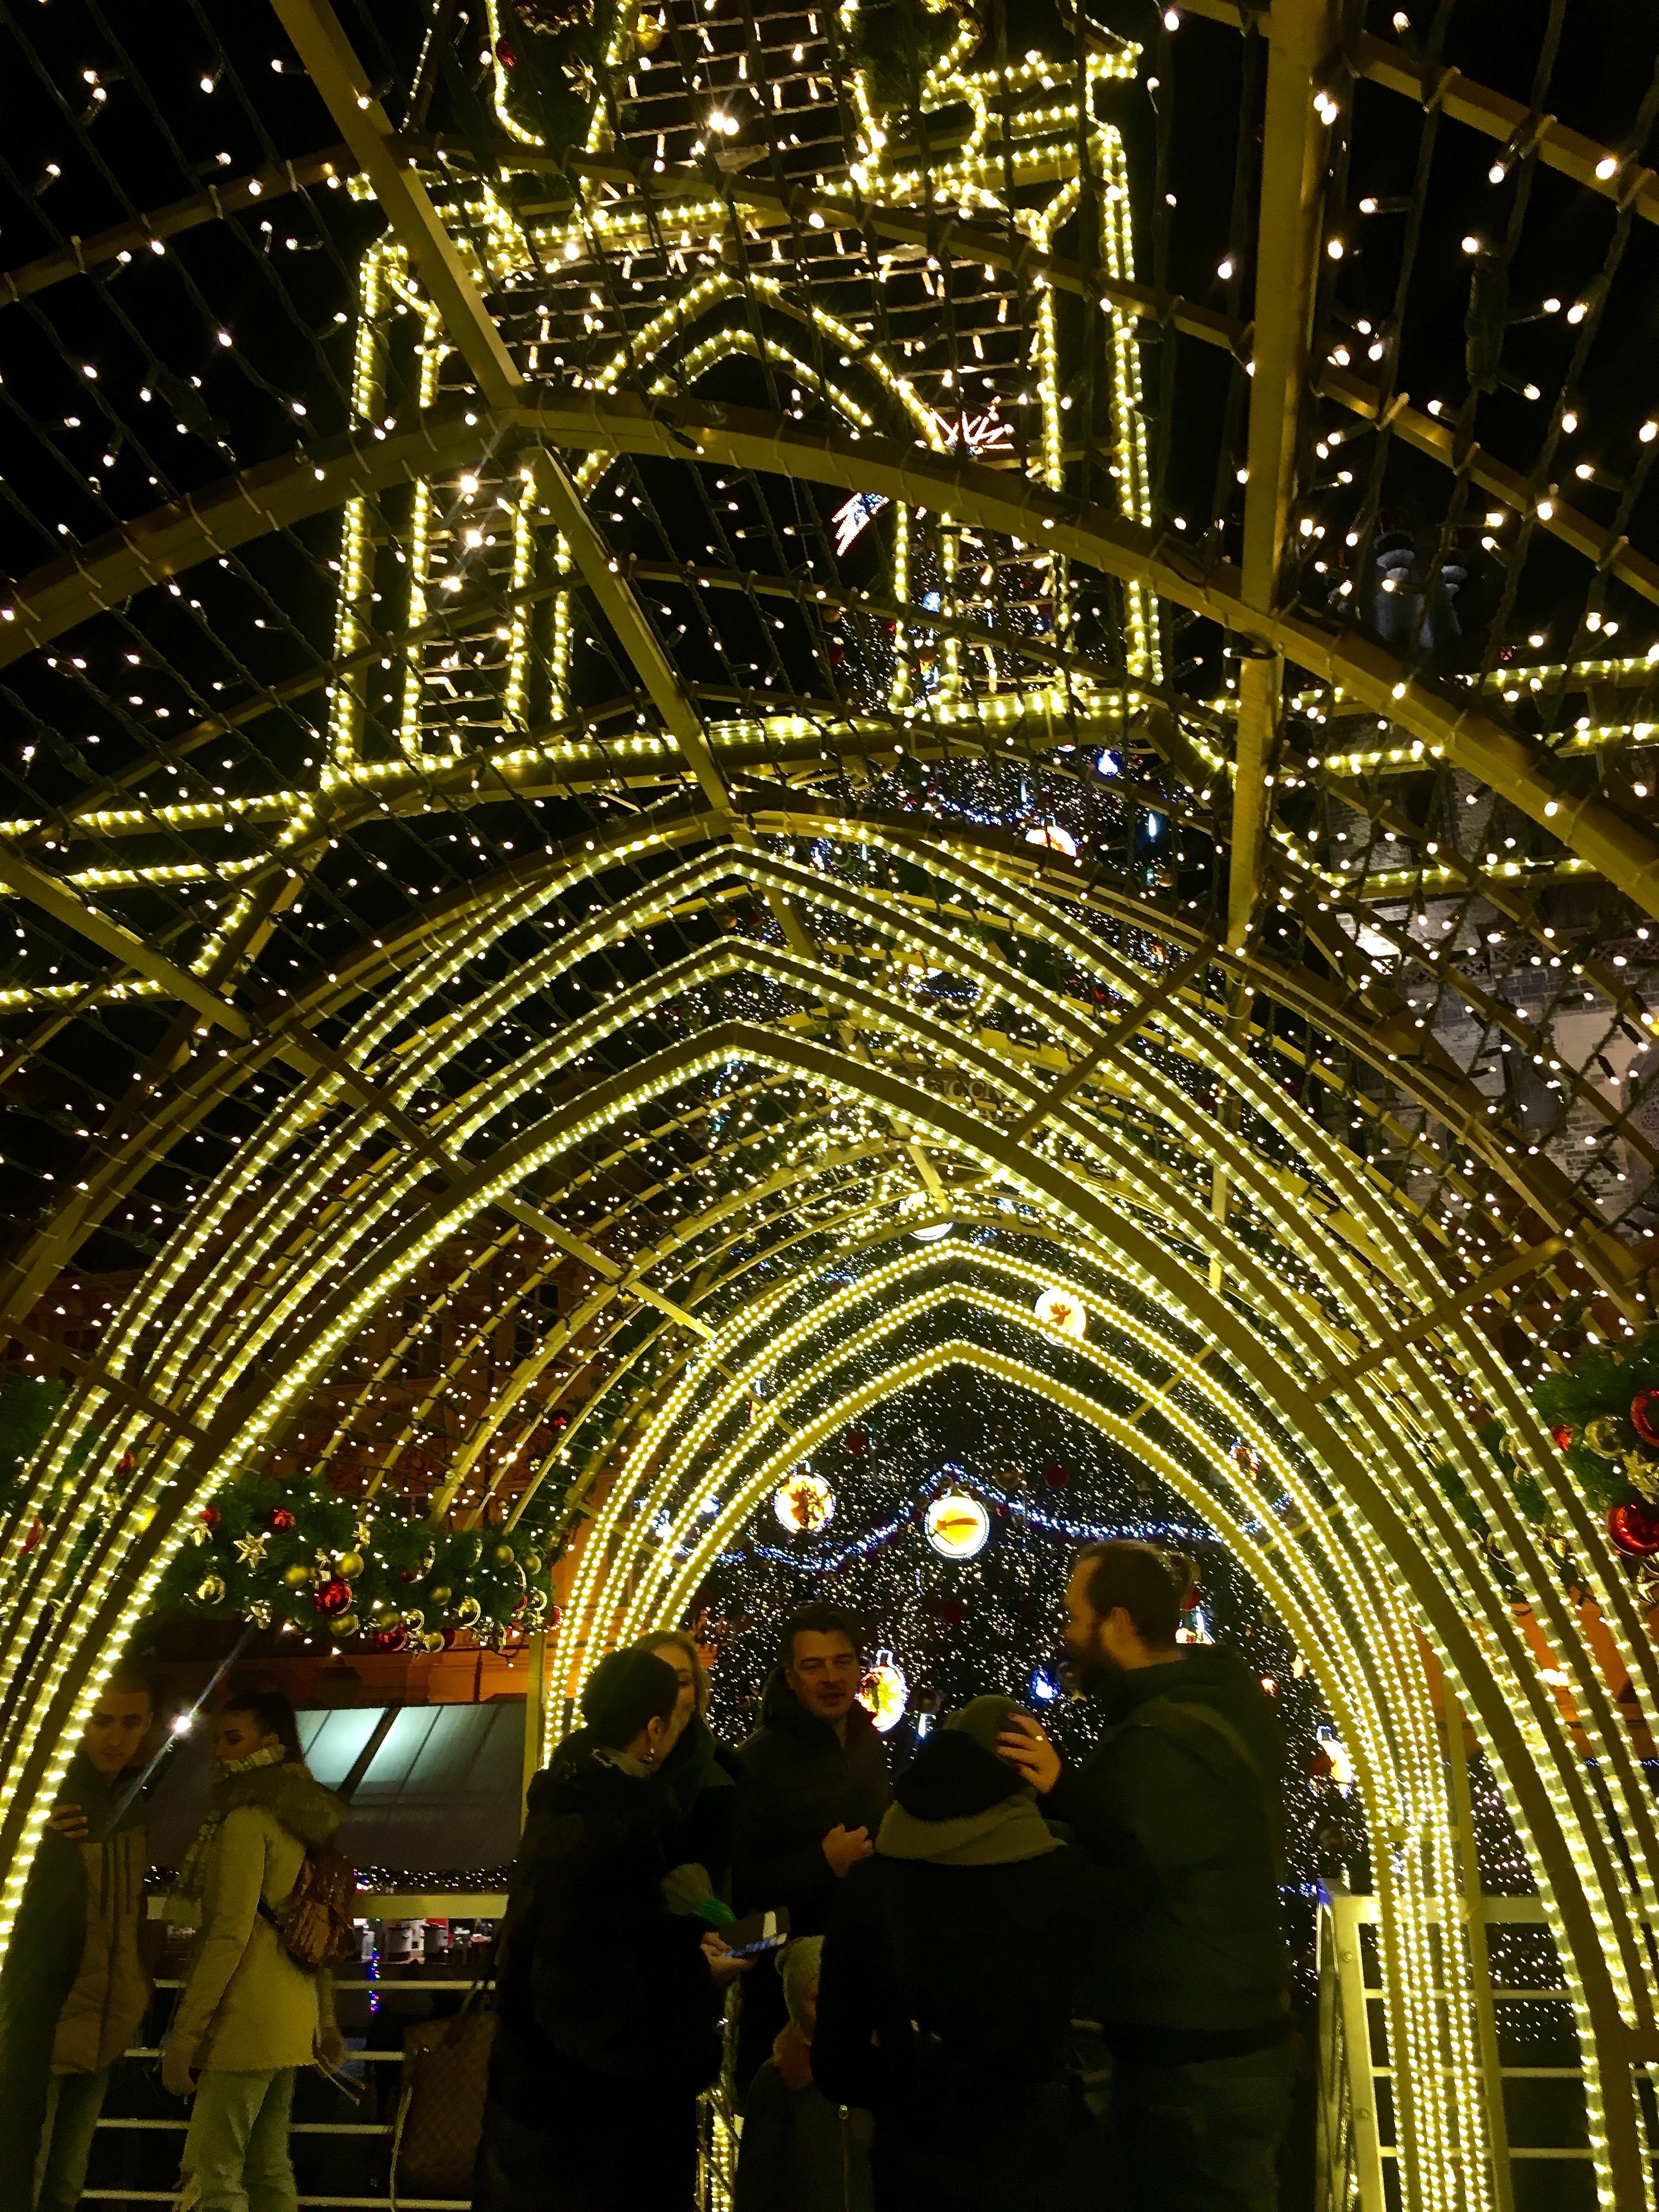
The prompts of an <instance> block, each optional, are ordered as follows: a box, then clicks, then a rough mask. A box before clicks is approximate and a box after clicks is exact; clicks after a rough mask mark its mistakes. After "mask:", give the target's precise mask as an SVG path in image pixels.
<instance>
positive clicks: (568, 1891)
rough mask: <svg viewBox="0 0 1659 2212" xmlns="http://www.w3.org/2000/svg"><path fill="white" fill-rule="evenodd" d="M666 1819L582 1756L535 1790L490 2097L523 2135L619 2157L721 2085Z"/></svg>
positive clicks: (697, 1933)
mask: <svg viewBox="0 0 1659 2212" xmlns="http://www.w3.org/2000/svg"><path fill="white" fill-rule="evenodd" d="M670 1825H671V1813H670V1808H669V1807H668V1805H667V1802H666V1800H665V1798H664V1796H663V1795H662V1793H661V1792H660V1791H659V1789H658V1788H657V1787H656V1785H655V1784H654V1782H653V1779H652V1778H651V1777H650V1776H649V1775H647V1774H644V1773H641V1772H629V1771H626V1769H625V1768H624V1767H623V1766H622V1765H618V1764H617V1763H615V1762H614V1759H613V1758H612V1756H611V1755H610V1754H606V1753H597V1754H595V1753H586V1755H584V1756H582V1757H580V1758H578V1759H574V1760H567V1761H562V1762H561V1764H560V1765H558V1766H557V1767H556V1768H555V1769H550V1770H549V1771H546V1772H544V1773H541V1774H538V1775H537V1776H536V1778H534V1780H533V1781H532V1783H531V1785H530V1792H529V1818H528V1820H527V1821H526V1827H525V1832H524V1839H523V1842H522V1844H520V1850H519V1856H518V1859H517V1862H516V1863H515V1865H514V1867H513V1878H512V1882H511V1884H510V1887H509V1890H508V1894H507V1912H506V1916H505V1917H504V1919H503V1921H502V1923H501V1938H500V1943H499V1948H498V1953H497V1968H496V1987H497V2012H498V2015H499V2025H498V2027H497V2030H496V2035H495V2046H494V2050H493V2052H492V2055H491V2059H490V2072H489V2093H490V2098H491V2100H492V2101H493V2102H495V2103H496V2104H498V2105H500V2106H501V2107H502V2108H503V2109H504V2110H505V2111H506V2112H507V2113H508V2114H509V2115H510V2116H511V2117H512V2118H513V2119H514V2120H515V2121H517V2122H518V2123H519V2124H520V2125H521V2126H524V2127H529V2128H533V2129H538V2130H544V2131H545V2132H546V2133H548V2134H549V2135H559V2136H565V2135H568V2134H569V2133H570V2132H571V2131H573V2130H574V2132H576V2133H577V2134H580V2135H581V2136H583V2137H584V2138H585V2139H587V2140H589V2141H592V2139H594V2138H595V2137H603V2136H605V2135H606V2134H610V2135H611V2136H612V2139H613V2145H614V2146H615V2147H618V2148H617V2154H618V2156H621V2155H622V2150H621V2148H620V2147H622V2146H626V2145H629V2144H630V2143H631V2142H634V2141H635V2138H639V2137H641V2131H644V2132H646V2133H649V2131H650V2130H652V2129H653V2127H654V2126H655V2124H656V2122H657V2120H658V2119H659V2118H662V2119H663V2121H664V2122H665V2124H666V2125H667V2126H668V2127H669V2128H670V2129H671V2131H673V2132H674V2133H675V2134H676V2135H677V2136H678V2133H679V2132H680V2131H681V2130H683V2128H684V2123H685V2120H686V2117H687V2115H688V2114H689V2112H690V2108H691V2106H693V2104H694V2103H695V2100H696V2098H697V2096H698V2095H699V2094H700V2093H701V2092H702V2090H704V2089H706V2088H707V2087H708V2086H709V2084H710V2083H711V2082H712V2081H714V2076H715V2075H716V2074H717V2073H718V2072H719V2070H720V2033H719V2022H720V2010H721V2002H720V1994H719V1992H718V1991H717V1990H716V1989H715V1986H714V1977H713V1976H712V1975H711V1974H710V1972H709V1971H708V1960H707V1959H706V1958H705V1957H704V1956H703V1954H702V1948H701V1939H702V1936H703V1934H704V1933H705V1932H706V1930H705V1927H704V1923H702V1922H701V1921H699V1920H697V1919H695V1918H685V1917H678V1916H677V1915H675V1914H674V1913H672V1912H671V1911H670V1910H669V1908H668V1905H666V1903H665V1900H664V1898H663V1893H662V1887H661V1884H662V1878H663V1875H664V1874H665V1872H666V1871H667V1856H666V1847H667V1839H668V1835H669V1832H670Z"/></svg>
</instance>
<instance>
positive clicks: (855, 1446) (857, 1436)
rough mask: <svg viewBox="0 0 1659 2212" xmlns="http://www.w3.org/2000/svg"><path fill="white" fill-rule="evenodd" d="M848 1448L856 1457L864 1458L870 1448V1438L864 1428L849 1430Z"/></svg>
mask: <svg viewBox="0 0 1659 2212" xmlns="http://www.w3.org/2000/svg"><path fill="white" fill-rule="evenodd" d="M847 1449H848V1451H849V1452H851V1453H852V1455H853V1456H854V1459H862V1458H863V1457H864V1455H865V1454H866V1452H867V1451H868V1450H869V1449H870V1439H869V1437H868V1436H867V1435H866V1432H865V1431H864V1430H862V1429H849V1430H848V1432H847Z"/></svg>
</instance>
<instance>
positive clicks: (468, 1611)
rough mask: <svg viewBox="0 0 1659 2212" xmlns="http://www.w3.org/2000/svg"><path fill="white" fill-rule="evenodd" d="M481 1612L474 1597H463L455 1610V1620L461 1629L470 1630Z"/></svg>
mask: <svg viewBox="0 0 1659 2212" xmlns="http://www.w3.org/2000/svg"><path fill="white" fill-rule="evenodd" d="M482 1612H483V1607H482V1606H481V1605H480V1604H479V1602H478V1601H477V1598H476V1597H464V1598H463V1599H462V1600H461V1601H460V1603H459V1605H458V1606H457V1607H456V1608H455V1618H456V1620H459V1622H460V1624H461V1626H462V1627H463V1628H471V1626H472V1624H473V1622H474V1621H475V1620H477V1618H478V1615H479V1614H480V1613H482Z"/></svg>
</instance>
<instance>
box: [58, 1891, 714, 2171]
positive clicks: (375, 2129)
mask: <svg viewBox="0 0 1659 2212" xmlns="http://www.w3.org/2000/svg"><path fill="white" fill-rule="evenodd" d="M159 1902H160V1900H156V1903H157V1904H158V1905H159ZM362 1906H363V1911H362V1918H363V1919H364V1920H365V1921H366V1922H368V1923H369V1925H370V1926H371V1928H372V1929H373V1930H374V1938H373V1948H372V1950H371V1952H370V1954H369V1956H368V1958H367V1959H366V1960H365V1961H364V1962H363V1964H362V1966H361V1967H359V1968H356V1969H354V1967H353V1966H352V1965H351V1964H349V1963H348V1964H347V1965H346V1966H343V1967H342V1968H340V1969H339V1970H337V1972H336V1974H335V1976H334V1986H335V1994H336V2001H337V2003H339V2002H341V2001H343V2010H349V2009H350V2008H355V2007H356V2005H358V2004H361V2003H362V2001H363V2000H364V1999H365V1998H366V1999H367V2000H368V2004H369V2006H370V2007H371V2008H380V2007H385V2006H389V2005H391V2004H392V2003H393V2002H395V2001H396V2000H397V1999H398V1998H399V1997H404V1998H408V1997H416V1998H421V1997H426V1996H459V1995H464V1994H465V1992H466V1991H467V1990H470V1989H471V1987H472V1986H473V1984H472V1979H471V1977H470V1976H463V1977H459V1978H458V1977H453V1976H448V1975H435V1976H428V1975H427V1974H425V1973H417V1972H399V1971H398V1965H397V1963H396V1961H395V1960H394V1958H393V1955H392V1946H391V1945H390V1944H389V1943H388V1942H387V1940H386V1934H387V1929H388V1928H389V1927H390V1926H392V1925H393V1924H395V1923H409V1922H417V1921H419V1922H426V1921H433V1920H448V1921H462V1922H468V1921H470V1922H477V1921H479V1920H498V1919H499V1918H500V1917H501V1914H502V1913H503V1912H504V1911H505V1910H506V1908H507V1899H506V1896H505V1894H504V1893H500V1892H484V1893H479V1894H476V1895H472V1894H469V1895H450V1894H447V1893H438V1894H434V1895H429V1896H428V1895H414V1894H410V1895H395V1896H394V1895H390V1894H372V1893H366V1894H365V1895H364V1896H363V1897H362ZM178 1986H179V1984H178V1982H177V1981H176V1980H174V1979H172V1978H168V1977H166V1976H162V1977H160V1978H158V1979H157V1981H156V1984H155V1987H156V1990H157V1994H158V2003H159V2005H160V2006H161V2018H162V2019H165V2017H166V2009H167V1996H168V1994H169V1993H170V1992H171V1991H173V1990H176V1989H177V1988H178ZM152 2017H155V2015H154V2014H153V2015H152ZM734 2021H735V2015H734V2012H733V2009H732V2006H731V2004H730V2003H728V2006H727V2020H726V2034H727V2045H728V2053H727V2055H728V2058H729V2057H730V2056H731V2046H732V2041H733V2040H734ZM159 2057H161V2051H160V2047H159V2045H155V2044H154V2043H148V2042H146V2043H138V2044H135V2045H133V2046H132V2047H131V2049H130V2050H128V2051H126V2052H125V2054H124V2056H123V2058H122V2061H121V2063H120V2065H119V2066H118V2069H117V2073H116V2077H115V2081H114V2083H113V2084H112V2087H113V2088H114V2090H115V2094H114V2096H113V2097H112V2099H110V2100H106V2111H105V2112H104V2114H103V2115H102V2116H101V2117H100V2119H99V2122H98V2138H99V2141H100V2144H104V2145H107V2144H109V2143H111V2142H112V2141H118V2140H120V2139H122V2138H125V2139H126V2142H127V2144H128V2146H129V2147H133V2146H136V2145H143V2144H145V2143H147V2142H155V2139H156V2138H157V2137H171V2138H172V2139H173V2141H172V2143H171V2144H169V2145H168V2146H167V2148H172V2149H173V2151H174V2156H173V2159H172V2160H169V2161H165V2165H166V2166H170V2167H171V2168H172V2169H173V2172H175V2173H176V2168H177V2152H179V2151H182V2149H183V2148H184V2138H185V2130H186V2129H187V2128H188V2127H189V2125H190V2115H189V2113H188V2112H187V2111H186V2110H185V2109H184V2108H183V2107H182V2106H180V2107H179V2108H178V2110H177V2111H176V2112H165V2113H145V2112H120V2111H116V2112H110V2111H109V2110H108V2109H107V2104H108V2103H109V2102H114V2103H121V2102H124V2101H136V2099H134V2098H133V2097H132V2096H131V2094H129V2095H128V2096H127V2097H125V2098H124V2097H123V2095H122V2091H123V2090H124V2089H125V2090H126V2091H128V2092H129V2093H131V2092H132V2091H133V2090H135V2089H138V2090H140V2092H141V2095H142V2093H143V2091H144V2090H147V2089H148V2088H149V2085H150V2084H151V2083H152V2082H153V2078H154V2069H155V2062H156V2061H157V2060H158V2059H159ZM350 2064H351V2066H352V2068H353V2069H356V2068H360V2067H361V2068H364V2069H368V2068H371V2067H386V2066H397V2067H401V2066H402V2064H403V2051H402V2048H401V2039H399V2047H398V2048H396V2049H391V2050H380V2051H377V2050H368V2049H357V2048H355V2047H354V2048H353V2049H352V2051H351V2053H350ZM730 2070H731V2069H730V2066H729V2064H728V2066H727V2068H726V2072H725V2075H724V2077H723V2078H722V2081H721V2082H720V2084H719V2086H718V2087H716V2088H715V2089H714V2090H712V2091H711V2092H710V2093H709V2094H708V2096H707V2097H705V2098H704V2099H703V2100H702V2104H701V2107H700V2110H699V2115H698V2161H697V2168H698V2171H697V2185H698V2203H699V2206H700V2212H731V2208H732V2191H733V2184H734V2177H735V2171H736V2166H737V2157H738V2124H737V2120H736V2116H735V2110H734V2106H733V2104H732V2097H731V2094H730V2089H729V2078H730ZM366 2078H367V2077H366ZM374 2087H375V2089H376V2090H378V2084H375V2085H374ZM395 2105H396V2099H395V2096H394V2097H393V2098H392V2099H390V2100H386V2099H383V2098H381V2097H380V2095H379V2094H378V2093H375V2094H374V2096H373V2099H372V2108H374V2109H376V2110H377V2111H379V2112H386V2114H387V2117H385V2118H380V2117H376V2118H369V2119H354V2120H314V2119H313V2120H307V2119H303V2118H302V2119H296V2120H295V2122H294V2123H293V2124H292V2126H291V2128H290V2130H289V2132H290V2134H291V2136H294V2137H295V2139H296V2141H297V2142H301V2143H304V2142H312V2141H314V2140H315V2139H317V2138H319V2137H322V2138H325V2139H328V2140H329V2141H331V2142H334V2143H337V2144H339V2145H340V2146H341V2147H342V2148H343V2147H344V2145H345V2144H346V2143H348V2142H356V2143H359V2144H362V2145H364V2146H382V2147H384V2149H385V2151H386V2159H387V2179H388V2186H387V2187H386V2188H382V2189H379V2190H374V2191H369V2192H368V2193H366V2194H352V2193H349V2191H346V2192H343V2191H339V2190H330V2191H326V2192H325V2193H320V2194H310V2193H307V2192H305V2191H301V2195H300V2197H299V2200H298V2201H299V2203H301V2205H302V2206H304V2207H306V2208H307V2212H470V2200H469V2199H467V2198H465V2197H454V2198H452V2197H410V2196H407V2195H405V2194H404V2192H403V2191H398V2195H397V2197H396V2202H395V2207H394V2203H393V2198H392V2192H391V2189H390V2186H389V2183H390V2179H391V2175H390V2154H391V2149H392V2135H393V2129H394V2124H395V2121H394V2118H393V2117H392V2115H393V2114H394V2113H395ZM156 2148H157V2149H158V2150H159V2149H161V2145H160V2144H157V2145H156ZM331 2162H332V2161H331ZM139 2163H140V2164H141V2165H143V2166H146V2167H148V2168H149V2169H150V2171H149V2173H148V2174H147V2176H146V2179H147V2181H148V2182H149V2185H145V2182H144V2181H128V2182H118V2183H110V2182H108V2181H105V2182H100V2181H99V2180H98V2179H97V2176H98V2172H99V2168H100V2166H105V2165H106V2164H107V2160H106V2159H105V2158H104V2157H102V2156H100V2154H99V2152H98V2151H97V2150H95V2151H94V2166H93V2169H92V2173H91V2175H90V2176H89V2181H90V2185H89V2186H88V2188H87V2189H86V2190H85V2191H83V2192H82V2195H83V2197H85V2199H86V2200H87V2201H88V2203H100V2204H123V2203H125V2204H167V2203H172V2202H173V2199H174V2198H175V2197H177V2195H178V2193H179V2191H178V2183H177V2180H176V2179H170V2177H169V2176H168V2175H167V2172H165V2171H164V2161H163V2160H162V2159H161V2158H160V2157H156V2158H142V2157H141V2159H140V2160H139Z"/></svg>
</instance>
